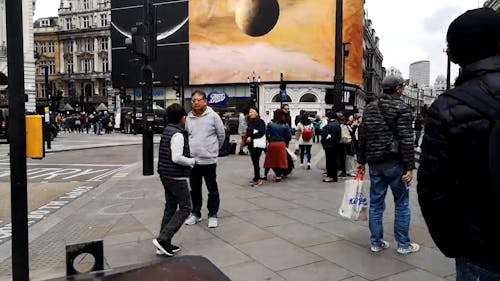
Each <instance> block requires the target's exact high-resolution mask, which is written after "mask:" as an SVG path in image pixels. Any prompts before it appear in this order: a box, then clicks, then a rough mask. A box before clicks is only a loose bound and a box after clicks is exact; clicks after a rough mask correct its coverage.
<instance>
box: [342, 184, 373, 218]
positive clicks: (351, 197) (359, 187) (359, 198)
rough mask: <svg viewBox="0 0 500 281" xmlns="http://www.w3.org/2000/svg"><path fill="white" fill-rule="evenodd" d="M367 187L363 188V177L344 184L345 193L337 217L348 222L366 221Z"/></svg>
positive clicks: (367, 205)
mask: <svg viewBox="0 0 500 281" xmlns="http://www.w3.org/2000/svg"><path fill="white" fill-rule="evenodd" d="M368 196H369V194H368V187H365V186H363V176H362V175H359V174H358V175H356V178H355V179H354V180H347V181H346V182H345V191H344V197H343V199H342V203H341V205H340V208H339V215H340V216H342V217H344V218H346V219H349V220H354V221H357V220H363V221H364V220H368V208H369V203H368Z"/></svg>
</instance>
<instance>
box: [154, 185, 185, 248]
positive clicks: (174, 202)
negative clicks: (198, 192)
mask: <svg viewBox="0 0 500 281" xmlns="http://www.w3.org/2000/svg"><path fill="white" fill-rule="evenodd" d="M160 179H161V183H162V184H163V188H164V189H165V211H164V213H163V219H162V221H161V229H160V234H159V235H158V240H160V241H162V242H166V243H169V244H170V243H171V241H172V237H173V236H174V234H175V233H176V232H177V231H179V229H180V228H181V226H182V224H183V223H184V221H185V220H186V219H187V218H188V217H189V214H190V213H191V196H190V194H189V187H188V184H187V180H173V179H169V178H166V177H160ZM177 206H179V209H177Z"/></svg>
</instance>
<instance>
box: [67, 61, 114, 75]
mask: <svg viewBox="0 0 500 281" xmlns="http://www.w3.org/2000/svg"><path fill="white" fill-rule="evenodd" d="M79 62H80V69H79V70H80V71H79V72H80V73H90V72H94V71H95V66H94V59H80V61H79ZM101 71H102V72H109V60H108V59H107V58H103V59H102V61H101ZM66 73H75V72H74V64H73V60H68V61H66Z"/></svg>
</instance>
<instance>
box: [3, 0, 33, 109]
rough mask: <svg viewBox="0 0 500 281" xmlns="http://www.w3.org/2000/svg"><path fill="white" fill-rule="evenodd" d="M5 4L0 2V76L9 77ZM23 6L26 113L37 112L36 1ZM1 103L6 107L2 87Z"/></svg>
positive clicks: (4, 91)
mask: <svg viewBox="0 0 500 281" xmlns="http://www.w3.org/2000/svg"><path fill="white" fill-rule="evenodd" d="M5 2H6V0H0V76H3V75H4V76H7V74H8V73H7V72H8V69H7V24H6V21H5V20H6V18H5V9H6V7H5ZM22 5H23V17H22V22H23V52H24V92H25V94H27V95H28V101H27V102H26V103H25V109H26V112H35V58H34V52H33V11H34V7H35V0H22ZM0 91H1V93H0V94H2V96H3V98H1V101H0V102H1V103H2V105H3V106H6V105H7V104H6V98H5V97H6V96H5V93H6V88H5V86H4V87H3V88H1V87H0Z"/></svg>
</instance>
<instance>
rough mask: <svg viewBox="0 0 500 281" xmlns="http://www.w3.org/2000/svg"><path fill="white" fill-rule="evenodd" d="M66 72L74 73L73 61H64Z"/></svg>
mask: <svg viewBox="0 0 500 281" xmlns="http://www.w3.org/2000/svg"><path fill="white" fill-rule="evenodd" d="M66 72H67V73H74V69H73V60H68V61H66Z"/></svg>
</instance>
